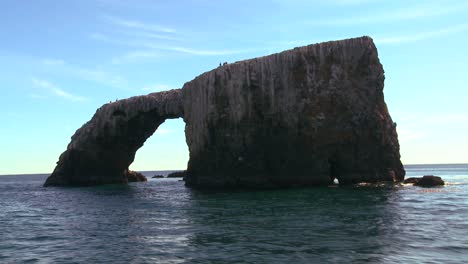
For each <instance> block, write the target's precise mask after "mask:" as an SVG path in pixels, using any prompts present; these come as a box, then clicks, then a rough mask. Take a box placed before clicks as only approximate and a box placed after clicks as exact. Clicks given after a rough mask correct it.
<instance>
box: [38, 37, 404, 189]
mask: <svg viewBox="0 0 468 264" xmlns="http://www.w3.org/2000/svg"><path fill="white" fill-rule="evenodd" d="M383 84H384V72H383V68H382V65H381V64H380V62H379V59H378V55H377V49H376V48H375V45H374V43H373V42H372V39H371V38H369V37H362V38H356V39H349V40H343V41H334V42H327V43H321V44H316V45H310V46H306V47H301V48H295V49H293V50H288V51H284V52H281V53H278V54H273V55H270V56H266V57H261V58H256V59H251V60H246V61H240V62H236V63H232V64H227V65H224V66H222V67H219V68H216V69H214V70H212V71H210V72H207V73H204V74H202V75H200V76H198V77H197V78H195V79H194V80H193V81H190V82H188V83H186V84H185V85H184V87H183V88H182V89H181V90H172V91H169V92H162V93H156V94H150V95H147V96H140V97H133V98H130V99H127V100H122V101H119V102H116V103H113V104H107V105H104V106H103V107H102V108H101V109H99V110H98V111H97V112H96V114H95V115H94V117H93V119H92V120H91V121H90V122H88V123H87V124H85V125H84V126H83V127H82V128H81V129H79V130H78V131H77V132H76V134H75V135H74V136H73V137H72V142H71V143H70V145H69V146H68V149H67V151H66V152H65V153H64V154H62V156H61V157H60V160H59V162H58V165H57V167H56V169H55V171H54V173H53V174H52V175H51V176H50V178H49V179H48V180H47V182H46V184H45V185H91V184H101V183H113V182H126V179H125V177H124V176H123V174H122V172H123V171H125V170H126V169H127V168H128V166H129V165H130V163H131V162H132V161H133V158H134V155H135V152H136V150H137V149H138V148H139V147H141V146H142V144H143V142H144V141H145V140H146V139H147V138H148V137H149V136H151V134H152V133H153V132H154V131H155V130H156V129H157V127H158V126H159V125H160V124H161V123H162V122H164V120H165V119H167V118H176V117H183V118H184V121H185V123H186V129H185V133H186V140H187V144H188V147H189V151H190V160H189V164H188V168H187V175H186V184H187V185H188V186H191V187H197V188H210V187H212V188H230V187H233V188H235V187H257V188H260V187H284V186H297V185H299V186H303V185H316V184H328V183H330V182H331V181H333V179H334V178H337V179H338V180H339V182H340V184H346V183H357V182H377V181H401V180H403V178H404V174H405V172H404V169H403V166H402V164H401V162H400V154H399V144H398V139H397V134H396V130H395V124H394V123H393V121H392V119H391V117H390V115H389V113H388V110H387V107H386V105H385V102H384V96H383Z"/></svg>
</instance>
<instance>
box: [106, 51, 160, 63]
mask: <svg viewBox="0 0 468 264" xmlns="http://www.w3.org/2000/svg"><path fill="white" fill-rule="evenodd" d="M158 57H161V52H159V51H157V50H136V51H131V52H128V53H125V54H123V55H121V56H118V57H114V58H113V59H112V63H113V64H123V63H129V62H137V61H141V60H145V59H154V58H158Z"/></svg>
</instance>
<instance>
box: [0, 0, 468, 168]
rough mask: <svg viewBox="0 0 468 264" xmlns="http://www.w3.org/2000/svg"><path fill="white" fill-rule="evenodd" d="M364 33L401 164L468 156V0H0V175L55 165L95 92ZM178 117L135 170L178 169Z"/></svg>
mask: <svg viewBox="0 0 468 264" xmlns="http://www.w3.org/2000/svg"><path fill="white" fill-rule="evenodd" d="M364 35H368V36H371V37H372V38H373V39H374V42H375V44H376V46H377V49H378V52H379V57H380V61H381V63H382V64H383V66H384V70H385V76H386V79H385V88H384V94H385V100H386V103H387V105H388V108H389V111H390V114H391V116H392V118H393V120H394V121H395V122H396V123H397V131H398V134H399V140H400V147H401V156H402V161H403V163H404V164H423V163H468V154H466V153H467V149H468V140H467V135H468V89H467V88H468V87H467V84H468V73H467V61H468V1H461V0H460V1H451V0H446V1H443V0H440V1H431V0H424V1H416V0H391V1H385V0H315V1H313V0H310V1H306V0H284V1H282V0H256V1H252V0H248V1H247V0H236V1H232V0H230V1H224V0H218V1H212V0H185V1H182V0H180V1H175V0H172V1H171V0H167V1H166V0H154V1H149V0H135V1H123V0H69V1H60V0H55V1H52V0H37V1H26V0H0V62H1V63H0V91H1V96H0V111H1V114H0V124H1V126H0V174H21V173H50V172H52V170H53V168H54V167H55V163H56V161H57V160H58V157H59V155H60V154H61V153H62V152H63V151H64V150H65V149H66V146H67V144H68V143H69V142H70V137H71V136H72V135H73V133H74V132H75V131H76V129H78V128H79V127H81V125H82V124H84V123H85V122H86V121H88V120H89V119H90V118H91V117H92V115H93V114H94V113H95V111H96V109H97V108H99V107H100V106H101V105H102V104H104V103H107V102H109V101H114V100H116V99H122V98H127V97H130V96H135V95H142V94H147V93H150V92H156V91H162V90H167V89H172V88H181V87H182V86H183V84H184V83H185V82H187V81H190V80H192V79H193V78H195V77H196V76H198V75H199V74H201V73H203V72H206V71H208V70H211V69H213V68H215V67H217V66H218V65H219V63H220V62H225V61H226V62H234V61H238V60H243V59H248V58H253V57H258V56H264V55H268V54H271V53H275V52H279V51H283V50H287V49H291V48H294V47H297V46H303V45H308V44H313V43H317V42H323V41H329V40H338V39H345V38H352V37H359V36H364ZM184 126H185V124H184V122H183V121H182V119H177V120H168V121H166V122H165V123H164V124H163V125H161V126H160V128H159V129H158V130H157V131H156V133H155V134H154V135H153V136H152V137H151V138H149V139H148V140H147V142H146V143H145V145H144V146H143V147H142V148H141V149H140V150H138V152H137V155H136V158H135V162H134V163H133V164H132V165H131V167H130V168H131V169H135V170H169V169H185V168H186V166H187V161H188V149H187V144H186V142H185V136H184Z"/></svg>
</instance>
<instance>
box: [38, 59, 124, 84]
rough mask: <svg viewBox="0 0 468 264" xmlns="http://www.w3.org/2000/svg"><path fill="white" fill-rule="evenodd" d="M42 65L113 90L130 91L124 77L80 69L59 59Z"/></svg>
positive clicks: (47, 60) (46, 61)
mask: <svg viewBox="0 0 468 264" xmlns="http://www.w3.org/2000/svg"><path fill="white" fill-rule="evenodd" d="M42 64H43V65H44V66H45V67H47V68H48V69H50V70H53V71H54V72H56V73H57V72H60V73H63V74H66V75H72V76H75V77H77V78H79V79H82V80H86V81H91V82H95V83H98V84H102V85H105V86H109V87H113V88H118V89H125V90H126V89H128V83H127V81H126V80H125V79H124V78H123V77H122V76H120V75H116V74H113V73H111V72H108V71H105V70H102V69H91V68H85V67H80V66H76V65H72V64H69V63H67V62H66V61H64V60H58V59H44V60H42Z"/></svg>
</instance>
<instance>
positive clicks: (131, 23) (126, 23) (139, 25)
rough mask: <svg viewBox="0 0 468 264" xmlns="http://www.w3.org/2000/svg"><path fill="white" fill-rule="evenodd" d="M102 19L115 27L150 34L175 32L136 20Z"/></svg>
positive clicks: (108, 17) (105, 17) (107, 16)
mask: <svg viewBox="0 0 468 264" xmlns="http://www.w3.org/2000/svg"><path fill="white" fill-rule="evenodd" d="M102 18H103V19H104V20H105V21H107V22H108V23H111V24H114V25H116V26H120V27H125V28H130V29H139V30H144V31H150V32H162V33H175V32H176V30H175V29H173V28H170V27H166V26H161V25H155V24H150V23H144V22H141V21H136V20H128V19H123V18H118V17H114V16H109V15H104V16H102Z"/></svg>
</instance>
